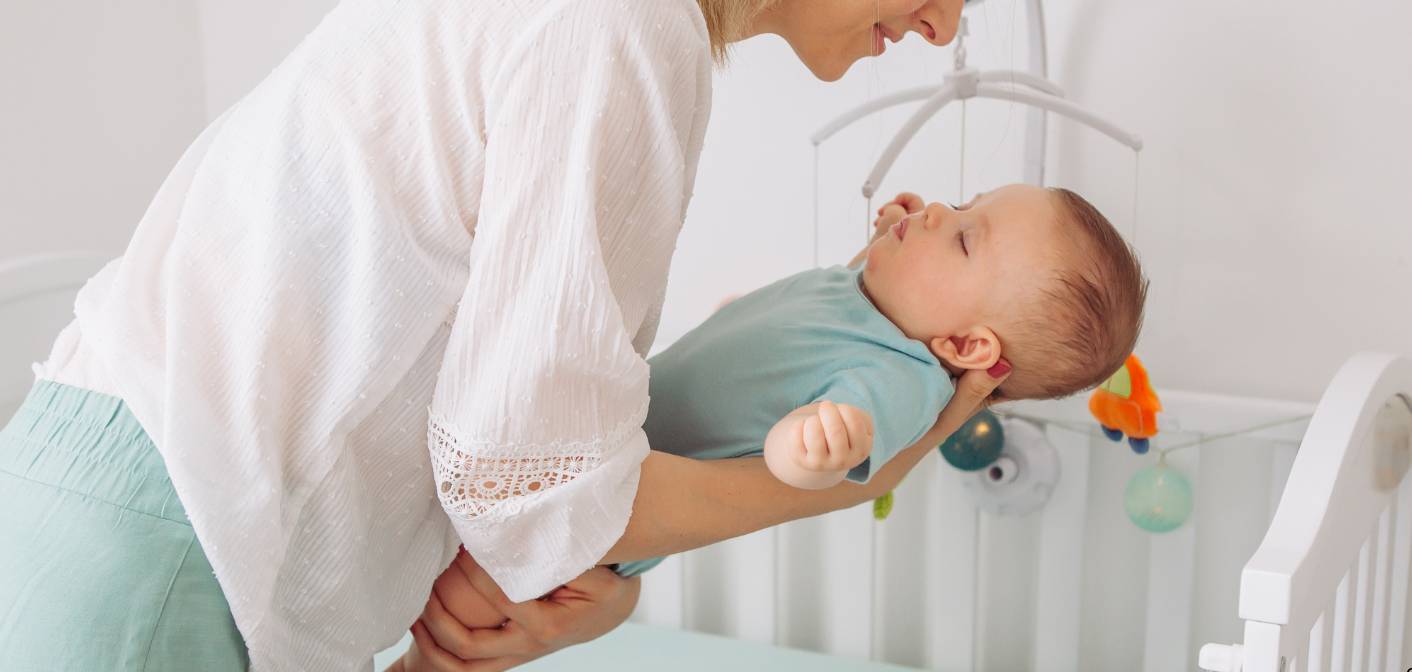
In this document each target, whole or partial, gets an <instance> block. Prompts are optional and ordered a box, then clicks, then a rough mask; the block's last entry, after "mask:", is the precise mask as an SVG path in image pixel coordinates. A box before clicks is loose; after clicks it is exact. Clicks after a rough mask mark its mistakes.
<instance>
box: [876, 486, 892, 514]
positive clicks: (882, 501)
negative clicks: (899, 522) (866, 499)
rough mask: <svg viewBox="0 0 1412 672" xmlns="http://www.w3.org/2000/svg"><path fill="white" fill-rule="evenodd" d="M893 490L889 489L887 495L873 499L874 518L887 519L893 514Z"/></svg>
mask: <svg viewBox="0 0 1412 672" xmlns="http://www.w3.org/2000/svg"><path fill="white" fill-rule="evenodd" d="M892 501H893V500H892V491H891V490H888V491H887V494H886V495H883V496H882V497H879V498H877V499H875V500H873V518H875V519H877V520H887V517H888V516H889V515H891V514H892Z"/></svg>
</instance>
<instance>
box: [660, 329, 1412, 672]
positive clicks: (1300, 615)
mask: <svg viewBox="0 0 1412 672" xmlns="http://www.w3.org/2000/svg"><path fill="white" fill-rule="evenodd" d="M1159 383H1160V381H1159ZM1398 392H1400V393H1402V394H1404V395H1407V396H1412V363H1410V362H1409V361H1408V360H1406V359H1398V358H1395V357H1390V356H1379V355H1361V356H1359V357H1355V358H1354V359H1353V360H1351V361H1350V362H1349V364H1348V365H1347V366H1346V367H1345V369H1344V370H1343V372H1342V373H1340V374H1339V375H1338V377H1337V378H1336V379H1335V380H1334V382H1333V384H1332V385H1331V386H1330V387H1329V389H1328V392H1327V393H1326V394H1325V397H1324V400H1323V401H1322V402H1321V403H1320V404H1319V405H1318V406H1317V408H1316V407H1313V406H1310V405H1307V404H1300V403H1289V402H1278V401H1267V400H1257V399H1245V398H1235V397H1225V396H1217V395H1207V394H1191V393H1182V392H1173V391H1167V392H1164V395H1163V396H1164V402H1165V403H1166V405H1167V407H1168V410H1169V411H1171V414H1170V418H1167V419H1168V420H1169V421H1171V422H1172V423H1173V424H1172V425H1171V427H1170V428H1169V429H1168V431H1167V436H1166V437H1165V439H1164V441H1165V442H1166V443H1167V444H1168V445H1170V444H1172V443H1175V442H1179V441H1187V440H1190V439H1193V438H1201V437H1203V436H1205V437H1210V436H1215V435H1221V434H1224V433H1227V432H1231V431H1234V430H1237V429H1240V428H1243V427H1251V426H1256V425H1262V424H1271V423H1275V422H1278V421H1281V420H1295V419H1299V418H1305V420H1304V421H1302V422H1300V421H1295V422H1287V423H1285V424H1281V425H1278V426H1275V427H1270V428H1268V429H1265V430H1262V431H1259V432H1255V433H1252V434H1247V435H1244V436H1241V437H1238V438H1227V439H1220V440H1213V441H1211V442H1209V443H1207V444H1205V445H1203V446H1202V447H1200V448H1199V449H1193V450H1184V451H1178V452H1176V453H1173V454H1172V455H1171V456H1170V457H1169V461H1170V462H1171V463H1172V464H1173V465H1174V466H1176V467H1177V468H1179V469H1181V470H1183V471H1184V472H1186V473H1187V474H1188V475H1189V476H1190V477H1191V480H1192V482H1193V487H1194V489H1195V492H1196V502H1197V506H1196V511H1195V512H1194V514H1193V516H1192V519H1191V521H1190V522H1188V524H1187V525H1186V526H1184V527H1183V528H1181V529H1179V530H1178V531H1176V532H1173V533H1170V534H1165V535H1150V534H1148V533H1145V532H1142V531H1141V530H1138V529H1136V528H1134V527H1133V526H1132V525H1131V524H1129V522H1128V521H1127V520H1126V518H1125V517H1124V514H1123V512H1122V508H1121V495H1122V488H1123V486H1124V485H1125V484H1126V481H1127V477H1128V476H1129V475H1130V474H1131V473H1132V472H1133V471H1135V470H1136V469H1137V468H1139V467H1141V466H1145V465H1147V464H1151V461H1150V459H1146V460H1144V459H1143V458H1138V457H1136V456H1134V455H1132V454H1131V453H1130V452H1128V451H1127V449H1126V448H1125V447H1123V446H1121V445H1119V444H1112V443H1108V442H1107V441H1106V440H1104V439H1102V438H1100V436H1099V435H1098V433H1097V431H1096V428H1095V431H1093V432H1091V433H1088V434H1079V433H1076V432H1074V431H1073V430H1072V429H1065V428H1059V427H1051V428H1049V429H1048V430H1047V431H1046V434H1047V436H1048V438H1049V439H1050V441H1051V442H1052V443H1053V444H1054V445H1055V446H1056V448H1057V450H1058V451H1059V454H1060V459H1061V464H1062V472H1063V475H1062V477H1061V480H1060V484H1059V487H1058V489H1057V490H1056V491H1055V493H1054V496H1053V498H1052V500H1051V501H1050V503H1049V504H1048V505H1047V506H1046V508H1045V509H1044V510H1043V511H1041V512H1038V513H1035V514H1031V515H1029V516H1023V517H1018V518H1016V517H998V516H991V515H989V514H985V513H981V512H978V511H977V510H976V509H975V507H974V506H972V505H971V503H970V501H969V500H968V499H967V498H966V496H965V495H964V494H963V493H962V492H961V489H960V488H959V487H957V484H958V481H959V479H960V478H962V476H961V475H960V474H959V472H955V471H954V470H952V469H950V468H949V467H947V466H945V465H944V464H942V463H941V462H940V460H936V461H935V463H934V464H929V465H928V464H924V465H923V466H922V467H920V468H919V470H918V471H917V472H915V473H914V475H913V476H912V477H910V478H909V480H908V482H907V483H906V484H904V486H903V487H902V488H901V489H900V490H899V492H898V506H897V511H896V512H895V513H894V514H893V516H892V518H890V519H889V520H887V521H885V522H883V523H875V522H874V521H873V520H872V519H871V516H870V512H869V511H868V510H867V509H866V507H860V508H858V509H855V510H850V511H844V512H839V513H837V514H833V515H831V516H825V517H822V518H819V519H815V520H809V521H801V522H798V523H794V524H791V525H787V526H785V527H783V528H781V529H779V530H776V531H766V532H762V533H759V534H756V535H752V536H750V537H746V538H743V539H739V540H734V541H732V542H728V543H726V544H721V545H718V546H716V547H712V548H709V549H702V550H700V551H696V552H693V553H689V554H686V555H685V556H682V557H679V558H674V559H672V560H669V561H668V562H667V563H664V565H663V566H662V567H661V568H659V569H658V570H656V571H654V572H652V573H650V574H649V575H648V576H647V577H646V579H645V583H644V597H643V600H642V604H641V605H640V607H639V610H638V612H637V613H636V614H635V615H634V620H636V621H638V622H641V623H648V624H655V625H660V626H668V627H685V628H688V629H695V630H702V631H706V632H712V633H717V634H723V635H727V636H731V637H736V638H740V639H746V640H752V641H756V642H762V643H773V644H779V645H784V646H792V647H799V648H805V649H811V650H815V651H821V652H825V653H831V654H835V655H840V656H845V657H849V658H853V659H857V660H872V661H879V662H888V663H895V664H903V665H909V666H913V667H920V668H927V669H936V670H1003V671H1007V672H1008V671H1012V670H1015V671H1019V670H1036V671H1043V672H1049V671H1051V670H1054V671H1062V670H1100V671H1106V670H1124V671H1127V670H1138V669H1140V670H1144V672H1158V671H1173V672H1175V671H1178V670H1191V669H1193V668H1194V667H1195V663H1196V662H1197V661H1196V660H1195V659H1196V657H1197V656H1196V652H1197V649H1198V647H1199V646H1200V645H1201V644H1202V643H1203V642H1209V641H1231V640H1233V639H1236V638H1238V637H1239V636H1240V633H1241V629H1242V627H1243V628H1244V632H1245V644H1244V645H1243V647H1242V648H1240V649H1215V648H1212V649H1207V650H1206V652H1205V657H1203V658H1202V662H1203V663H1216V662H1219V661H1218V659H1219V658H1221V654H1222V653H1225V654H1228V655H1227V657H1230V658H1233V660H1236V661H1240V664H1241V665H1243V666H1242V667H1233V666H1232V667H1217V668H1215V669H1221V670H1225V669H1232V670H1236V669H1243V670H1246V671H1252V670H1258V671H1260V672H1267V671H1268V672H1277V671H1281V670H1283V671H1285V672H1291V671H1293V670H1295V669H1299V667H1298V666H1299V665H1304V669H1309V670H1365V669H1366V670H1384V669H1387V670H1392V669H1402V668H1396V667H1395V664H1400V663H1398V661H1401V660H1404V658H1403V653H1402V651H1403V648H1402V647H1403V644H1404V641H1405V640H1404V637H1403V630H1404V628H1405V627H1406V619H1405V617H1404V614H1405V611H1406V607H1407V604H1406V592H1407V568H1408V558H1407V550H1408V540H1407V536H1408V535H1407V530H1408V528H1409V526H1412V515H1404V516H1402V517H1401V518H1398V516H1397V515H1396V509H1397V508H1398V507H1395V506H1394V503H1395V502H1399V501H1401V499H1400V498H1405V497H1406V496H1408V495H1407V493H1408V492H1409V489H1408V488H1401V489H1398V490H1397V491H1396V492H1397V494H1396V496H1394V494H1393V491H1392V490H1380V489H1378V487H1377V485H1376V483H1375V481H1374V478H1375V474H1374V471H1373V469H1374V467H1377V468H1378V469H1380V471H1378V472H1377V473H1378V474H1380V476H1379V477H1380V478H1383V479H1384V482H1383V484H1384V485H1385V486H1391V485H1396V484H1398V483H1401V482H1402V481H1401V475H1402V472H1403V471H1405V468H1406V463H1407V453H1408V446H1407V439H1406V434H1405V432H1406V431H1407V428H1408V427H1412V414H1407V408H1406V407H1405V406H1404V405H1403V404H1402V402H1400V401H1396V403H1395V404H1393V405H1391V406H1388V404H1389V402H1391V401H1394V400H1395V399H1400V397H1395V394H1396V393H1398ZM1384 406H1388V407H1389V408H1392V409H1394V410H1390V411H1382V413H1383V415H1382V416H1378V415H1377V413H1378V412H1379V410H1380V409H1382V408H1383V407H1384ZM1396 409H1401V410H1400V411H1399V410H1396ZM1020 410H1022V411H1023V412H1024V413H1025V414H1027V415H1037V416H1042V417H1045V418H1049V419H1052V420H1054V421H1055V422H1056V423H1060V422H1063V423H1067V424H1069V426H1070V427H1072V425H1073V423H1075V422H1090V421H1089V420H1088V416H1087V410H1086V408H1085V407H1084V404H1083V400H1082V399H1076V400H1068V401H1065V402H1057V403H1055V402H1050V403H1042V404H1040V403H1036V404H1025V405H1023V406H1022V407H1021V409H1020ZM1399 414H1401V415H1399ZM1310 416H1312V420H1311V419H1308V418H1309V417H1310ZM1404 416H1405V417H1404ZM1375 417H1380V418H1381V420H1380V422H1381V424H1382V425H1383V426H1384V429H1383V431H1382V437H1383V440H1382V442H1381V443H1378V442H1376V441H1374V440H1373V431H1372V428H1373V426H1374V418H1375ZM1311 423H1312V424H1311ZM1306 427H1307V429H1308V431H1307V432H1306ZM1398 432H1403V433H1402V434H1398ZM1399 437H1400V438H1399ZM1398 440H1400V441H1401V443H1400V444H1398V445H1399V446H1400V448H1399V449H1397V450H1395V451H1394V450H1391V449H1387V450H1385V451H1384V453H1378V451H1376V450H1375V445H1392V444H1393V443H1395V442H1396V441H1398ZM1376 454H1381V455H1382V457H1376ZM1262 536H1263V537H1264V539H1265V540H1264V542H1263V543H1261V542H1260V540H1261V537H1262ZM1257 546H1258V550H1257ZM1394 546H1395V547H1396V549H1397V550H1396V552H1393V547H1394ZM1252 555H1253V557H1252ZM1242 566H1245V569H1244V572H1243V573H1242V570H1241V568H1242ZM850 577H863V578H850ZM1238 577H1239V581H1238V580H1237V579H1238ZM1360 577H1362V578H1361V579H1360ZM1340 582H1342V584H1341V583H1340ZM1340 585H1343V588H1342V589H1340V588H1339V586H1340ZM1340 596H1342V597H1340ZM1321 613H1327V614H1328V616H1327V618H1326V619H1325V620H1324V621H1323V622H1322V623H1324V624H1323V625H1320V626H1316V625H1315V622H1316V620H1317V619H1318V617H1319V616H1320V614H1321ZM1337 614H1341V615H1337ZM1242 619H1243V620H1244V625H1243V626H1242ZM1311 628H1315V629H1316V630H1317V632H1316V636H1315V637H1314V640H1313V641H1314V642H1315V643H1314V645H1313V646H1314V647H1316V648H1315V649H1314V651H1315V654H1314V655H1313V656H1310V657H1308V658H1306V656H1305V651H1306V650H1308V649H1309V646H1308V644H1309V641H1310V640H1309V638H1308V636H1307V635H1305V636H1298V635H1295V634H1292V633H1308V632H1309V631H1310V629H1311ZM1318 628H1322V629H1318ZM1282 632H1283V633H1284V634H1283V636H1281V633H1282ZM1339 632H1344V633H1345V634H1343V635H1338V634H1336V633H1339ZM1318 647H1322V648H1318ZM1374 650H1376V653H1374ZM1296 652H1298V653H1297V654H1296ZM1229 654H1234V655H1233V656H1232V655H1229ZM1317 656H1322V657H1323V659H1324V660H1325V661H1327V660H1330V659H1333V660H1338V659H1340V657H1341V659H1342V660H1344V661H1347V662H1345V663H1343V664H1337V665H1335V664H1330V663H1329V662H1323V663H1321V664H1305V663H1303V661H1305V660H1311V661H1312V660H1313V659H1314V658H1315V657H1317ZM1281 657H1283V658H1285V660H1286V662H1285V663H1284V667H1280V663H1279V660H1280V658H1281Z"/></svg>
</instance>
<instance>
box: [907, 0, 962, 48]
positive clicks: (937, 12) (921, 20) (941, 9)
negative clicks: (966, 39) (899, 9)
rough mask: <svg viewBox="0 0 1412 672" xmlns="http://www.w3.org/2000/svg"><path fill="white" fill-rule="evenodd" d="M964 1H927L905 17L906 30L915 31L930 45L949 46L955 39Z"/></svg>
mask: <svg viewBox="0 0 1412 672" xmlns="http://www.w3.org/2000/svg"><path fill="white" fill-rule="evenodd" d="M963 4H965V0H928V2H927V3H926V4H924V5H922V6H921V7H919V8H918V9H917V11H915V12H912V15H911V16H909V17H907V20H908V28H909V29H911V30H915V31H917V34H919V35H921V36H922V39H925V40H926V41H928V42H931V43H932V44H935V45H937V46H941V45H944V44H951V40H953V39H955V38H956V26H957V24H958V23H960V21H961V6H962V5H963Z"/></svg>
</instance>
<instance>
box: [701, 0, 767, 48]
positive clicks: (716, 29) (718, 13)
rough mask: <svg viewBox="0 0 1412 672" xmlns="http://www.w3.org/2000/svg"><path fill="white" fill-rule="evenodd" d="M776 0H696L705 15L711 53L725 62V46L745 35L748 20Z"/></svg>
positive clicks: (748, 26)
mask: <svg viewBox="0 0 1412 672" xmlns="http://www.w3.org/2000/svg"><path fill="white" fill-rule="evenodd" d="M777 1H778V0H696V2H697V4H699V5H701V13H702V14H703V15H705V16H706V32H707V33H709V34H710V36H711V55H712V56H715V57H716V62H717V63H725V61H726V47H727V45H729V44H730V43H731V42H734V41H736V40H739V39H740V38H742V37H744V36H745V33H746V31H747V30H749V29H750V22H751V21H752V20H753V19H754V18H755V17H756V15H758V14H759V13H760V12H763V11H765V10H766V9H768V8H769V7H770V5H773V4H775V2H777Z"/></svg>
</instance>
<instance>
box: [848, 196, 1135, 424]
mask: <svg viewBox="0 0 1412 672" xmlns="http://www.w3.org/2000/svg"><path fill="white" fill-rule="evenodd" d="M863 285H864V289H865V291H866V292H867V294H868V296H869V298H870V299H872V301H873V303H874V304H875V305H876V306H877V308H878V310H879V311H881V312H882V313H883V314H884V315H886V316H887V317H888V319H890V320H892V322H893V323H894V324H896V325H897V327H898V328H899V329H901V330H902V332H903V333H904V334H906V335H907V336H908V337H910V338H913V339H916V340H920V341H922V342H924V343H927V344H928V346H929V347H930V348H931V351H932V352H933V353H934V354H935V355H936V356H937V358H938V359H940V360H941V361H942V363H943V364H944V365H945V366H946V367H947V369H949V370H951V371H952V372H953V373H959V372H960V371H961V370H964V369H987V368H990V367H991V366H992V365H994V364H995V362H996V361H997V360H998V359H999V358H1000V356H1001V355H1002V354H1003V355H1004V356H1005V359H1007V360H1008V361H1009V362H1010V363H1011V365H1013V367H1014V373H1012V374H1011V375H1010V377H1009V378H1008V379H1007V380H1006V381H1005V383H1004V384H1003V385H1001V387H1000V389H998V390H997V391H996V395H997V396H999V397H1002V398H1005V399H1048V398H1053V397H1062V396H1065V395H1069V394H1073V393H1075V392H1079V391H1082V390H1085V389H1088V388H1090V387H1094V386H1096V385H1098V384H1099V383H1101V382H1103V380H1104V379H1106V378H1107V377H1108V376H1110V375H1112V373H1113V372H1114V371H1117V370H1118V368H1119V367H1120V366H1122V364H1123V360H1124V359H1125V358H1126V357H1127V355H1128V354H1129V353H1131V352H1132V350H1133V346H1134V344H1135V342H1136V341H1137V334H1138V330H1139V328H1140V327H1141V324H1142V309H1143V303H1144V301H1145V300H1146V296H1147V281H1146V279H1144V278H1143V276H1142V269H1141V268H1140V267H1139V265H1138V262H1137V258H1136V257H1135V256H1134V255H1133V252H1132V249H1131V248H1129V247H1128V245H1127V243H1125V242H1124V241H1123V239H1122V237H1121V236H1119V235H1118V232H1117V231H1116V230H1114V229H1113V225H1112V224H1110V223H1109V222H1108V220H1107V219H1106V218H1104V217H1103V215H1102V214H1100V213H1099V212H1098V210H1097V209H1095V208H1094V207H1093V206H1092V205H1090V204H1089V202H1088V201H1086V200H1084V199H1083V198H1082V197H1081V196H1079V195H1078V194H1075V193H1073V192H1071V191H1068V190H1066V189H1044V188H1041V187H1033V186H1028V185H1023V184H1015V185H1010V186H1007V187H1003V188H1000V189H996V190H995V191H991V192H987V193H984V194H980V195H978V196H976V198H974V199H972V200H971V202H970V203H967V204H966V205H963V206H961V207H959V208H951V207H947V206H945V205H942V204H939V203H933V204H931V205H929V206H927V207H926V209H925V210H924V211H922V212H920V213H917V214H915V215H912V216H910V217H908V218H906V219H904V220H903V221H902V222H900V223H899V224H897V225H894V226H893V227H892V230H891V231H889V232H888V233H887V234H886V235H884V236H882V237H880V238H878V239H877V240H876V241H875V242H874V243H873V244H872V245H871V246H870V247H869V248H868V263H867V266H866V267H865V268H864V270H863ZM1002 350H1003V353H1002Z"/></svg>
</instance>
